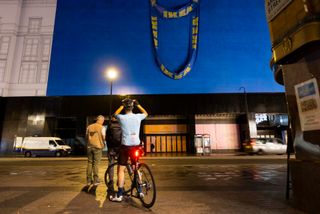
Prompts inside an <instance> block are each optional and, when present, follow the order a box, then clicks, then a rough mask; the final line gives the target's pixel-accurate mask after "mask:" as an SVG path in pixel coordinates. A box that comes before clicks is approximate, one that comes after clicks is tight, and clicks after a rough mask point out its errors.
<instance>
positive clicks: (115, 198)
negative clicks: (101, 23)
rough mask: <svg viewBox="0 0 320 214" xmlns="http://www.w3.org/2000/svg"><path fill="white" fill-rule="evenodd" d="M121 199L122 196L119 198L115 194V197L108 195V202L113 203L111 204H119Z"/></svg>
mask: <svg viewBox="0 0 320 214" xmlns="http://www.w3.org/2000/svg"><path fill="white" fill-rule="evenodd" d="M122 198H123V196H122V195H120V196H118V195H117V194H116V195H115V196H112V195H110V198H109V199H110V201H113V202H121V201H122Z"/></svg>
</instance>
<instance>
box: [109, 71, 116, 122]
mask: <svg viewBox="0 0 320 214" xmlns="http://www.w3.org/2000/svg"><path fill="white" fill-rule="evenodd" d="M106 77H107V79H108V80H109V81H110V103H109V120H111V108H112V83H113V81H114V80H115V79H117V77H118V70H117V69H116V68H109V69H107V71H106Z"/></svg>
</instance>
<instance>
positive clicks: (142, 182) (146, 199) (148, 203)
mask: <svg viewBox="0 0 320 214" xmlns="http://www.w3.org/2000/svg"><path fill="white" fill-rule="evenodd" d="M137 172H138V173H140V176H139V177H140V179H137V180H138V184H136V185H137V188H138V185H139V186H140V190H141V193H143V195H142V196H141V195H140V197H139V199H140V201H141V202H142V204H143V206H144V207H146V208H150V207H152V206H153V204H154V202H155V201H156V185H155V182H154V178H153V175H152V173H151V170H150V169H149V167H148V165H146V164H144V163H141V164H140V166H139V169H138V171H137Z"/></svg>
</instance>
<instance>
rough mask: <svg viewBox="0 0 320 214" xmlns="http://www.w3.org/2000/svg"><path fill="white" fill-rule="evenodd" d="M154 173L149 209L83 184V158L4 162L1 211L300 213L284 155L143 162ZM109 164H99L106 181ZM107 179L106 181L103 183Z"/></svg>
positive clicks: (0, 176)
mask: <svg viewBox="0 0 320 214" xmlns="http://www.w3.org/2000/svg"><path fill="white" fill-rule="evenodd" d="M142 162H145V163H147V164H148V165H149V166H150V167H151V170H152V172H153V174H154V177H155V179H156V185H157V200H156V203H155V205H154V206H153V207H152V208H151V209H146V208H144V207H142V205H141V203H140V201H139V200H137V199H132V198H126V199H125V201H123V202H121V203H115V202H110V201H108V199H106V186H105V184H104V183H102V184H101V185H99V186H98V188H97V189H96V190H95V191H93V190H91V191H90V189H89V191H82V189H83V187H84V186H85V183H86V180H85V171H86V159H85V158H13V157H11V158H0V213H1V214H5V213H19V214H20V213H32V214H33V213H61V214H70V213H130V214H132V213H165V214H168V213H183V214H188V213H246V214H248V213H302V212H300V211H298V210H296V209H294V208H293V205H292V203H291V201H290V200H289V201H287V200H285V186H286V159H285V157H284V156H230V155H229V156H223V155H218V156H211V157H180V158H176V157H153V158H147V157H146V158H144V159H143V160H142ZM106 165H107V160H106V159H103V161H102V162H101V165H100V173H99V174H100V177H101V178H102V177H103V174H104V171H105V169H106ZM101 180H103V179H101Z"/></svg>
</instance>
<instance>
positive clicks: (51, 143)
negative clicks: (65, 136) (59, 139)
mask: <svg viewBox="0 0 320 214" xmlns="http://www.w3.org/2000/svg"><path fill="white" fill-rule="evenodd" d="M49 145H50V146H54V147H56V146H57V144H56V143H55V142H54V141H53V140H50V141H49Z"/></svg>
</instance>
